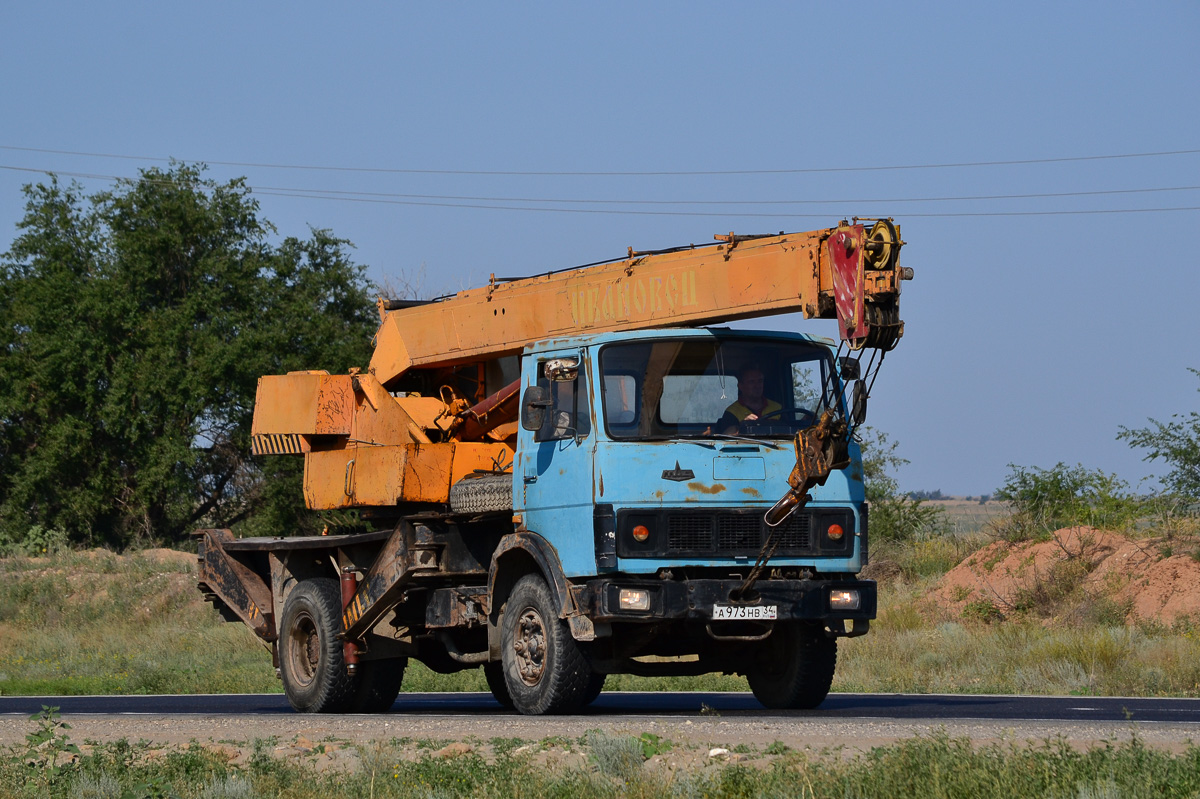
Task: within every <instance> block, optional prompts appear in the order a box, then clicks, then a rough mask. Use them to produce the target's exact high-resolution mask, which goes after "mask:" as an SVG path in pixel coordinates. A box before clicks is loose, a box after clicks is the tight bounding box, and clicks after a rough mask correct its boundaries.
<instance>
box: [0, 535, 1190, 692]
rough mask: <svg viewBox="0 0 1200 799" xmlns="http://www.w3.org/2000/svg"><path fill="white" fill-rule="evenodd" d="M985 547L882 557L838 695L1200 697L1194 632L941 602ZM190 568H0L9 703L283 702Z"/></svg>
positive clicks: (1114, 617) (908, 548)
mask: <svg viewBox="0 0 1200 799" xmlns="http://www.w3.org/2000/svg"><path fill="white" fill-rule="evenodd" d="M1174 535H1175V538H1174V539H1173V540H1175V541H1176V542H1177V543H1176V545H1177V546H1189V544H1187V543H1186V541H1185V540H1184V539H1183V538H1182V537H1181V536H1182V535H1183V534H1182V533H1181V532H1179V531H1175V533H1174ZM986 540H987V539H986V538H984V537H982V536H980V535H977V534H971V535H949V536H941V537H936V538H930V539H926V540H918V541H912V542H906V543H903V544H895V545H890V546H888V547H881V548H879V549H878V550H877V552H876V553H875V555H874V556H873V563H874V565H873V567H872V569H873V570H877V571H880V572H882V573H881V574H878V575H877V577H879V579H881V580H882V582H881V587H880V609H879V618H878V620H877V621H876V622H875V623H874V624H873V625H872V629H871V633H870V634H869V635H867V636H865V637H864V638H859V639H853V640H848V641H843V642H842V643H841V647H840V653H839V667H838V673H837V677H836V678H835V681H834V690H836V691H898V692H949V693H954V692H967V693H1033V694H1064V693H1076V694H1105V695H1131V696H1138V695H1142V696H1145V695H1179V696H1200V625H1193V624H1191V623H1189V622H1187V621H1186V620H1185V621H1184V622H1180V623H1177V624H1176V625H1174V626H1170V627H1168V626H1164V625H1155V624H1141V625H1138V626H1127V625H1125V624H1123V623H1120V621H1119V619H1120V614H1119V613H1115V612H1113V609H1112V608H1106V607H1104V606H1103V603H1102V602H1101V601H1100V600H1097V599H1096V598H1094V597H1089V596H1080V595H1077V594H1074V593H1072V592H1070V591H1066V592H1064V594H1063V595H1062V596H1060V597H1057V598H1056V599H1055V601H1056V602H1057V603H1058V604H1057V606H1056V607H1057V611H1056V612H1055V613H1052V614H1032V613H1030V614H1007V618H1005V619H1004V620H1003V621H999V622H997V621H996V618H994V617H989V616H988V614H987V613H984V612H980V613H977V614H974V615H972V614H970V613H967V614H959V613H954V614H951V613H949V612H948V611H947V610H946V609H945V608H944V607H941V606H940V605H939V603H938V601H936V600H935V599H934V598H933V595H934V588H935V586H936V584H937V580H938V578H939V577H940V576H941V575H942V574H943V573H944V572H945V571H946V570H947V569H949V568H950V567H951V566H952V565H953V564H955V563H957V562H958V561H960V560H961V559H962V558H964V557H966V556H967V555H968V554H969V553H970V552H972V551H973V549H974V548H975V547H977V546H979V545H980V544H981V543H983V542H984V541H986ZM881 564H882V565H881ZM889 564H890V565H889ZM191 569H192V566H191V564H190V563H189V562H187V559H186V557H185V558H183V559H180V560H176V561H171V560H162V559H155V558H151V557H147V556H141V555H132V556H126V557H118V556H115V555H112V554H110V553H63V554H59V555H55V556H52V557H49V558H42V559H7V560H0V693H4V694H79V693H159V692H169V693H175V692H179V693H193V692H194V693H207V692H216V693H220V692H272V691H279V690H280V685H279V682H278V680H277V679H276V678H275V675H274V672H273V670H272V668H271V663H270V658H269V656H268V654H267V652H266V651H265V649H264V647H262V646H261V645H260V644H258V643H257V642H256V640H255V639H254V637H253V635H251V634H250V632H249V631H247V630H246V629H244V628H243V627H242V626H241V625H237V624H227V623H224V622H222V621H220V619H219V617H218V616H217V615H216V613H215V612H214V611H213V610H212V609H211V608H210V607H209V606H208V605H207V604H204V603H203V602H202V601H201V599H200V597H199V594H198V593H197V592H196V590H195V578H194V576H193V574H192V571H191ZM1062 577H1063V579H1064V581H1069V579H1070V575H1062ZM1047 590H1048V591H1053V590H1059V589H1058V588H1054V587H1053V586H1051V587H1048V588H1047ZM607 688H608V690H662V689H669V690H734V691H738V690H747V686H746V681H745V680H744V679H743V678H741V677H731V676H721V675H708V676H704V677H694V678H670V679H668V678H653V679H651V678H638V677H631V676H627V675H614V676H612V677H610V678H609V681H608V684H607ZM404 689H405V690H406V691H438V690H446V691H460V690H476V691H482V690H486V686H485V684H484V681H483V677H482V674H481V673H480V672H479V671H478V670H471V671H466V672H461V673H459V674H456V675H438V674H434V673H433V672H431V671H429V670H428V669H426V668H424V667H423V666H421V665H420V664H417V663H413V664H411V665H410V667H409V671H408V673H407V674H406V677H405V684H404Z"/></svg>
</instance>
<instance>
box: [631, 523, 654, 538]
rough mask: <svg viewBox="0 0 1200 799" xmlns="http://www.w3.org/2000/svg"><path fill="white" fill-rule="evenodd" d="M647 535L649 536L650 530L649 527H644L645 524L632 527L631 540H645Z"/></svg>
mask: <svg viewBox="0 0 1200 799" xmlns="http://www.w3.org/2000/svg"><path fill="white" fill-rule="evenodd" d="M649 537H650V530H649V528H647V527H646V525H644V524H639V525H638V526H637V527H635V528H633V540H634V541H645V540H646V539H647V538H649Z"/></svg>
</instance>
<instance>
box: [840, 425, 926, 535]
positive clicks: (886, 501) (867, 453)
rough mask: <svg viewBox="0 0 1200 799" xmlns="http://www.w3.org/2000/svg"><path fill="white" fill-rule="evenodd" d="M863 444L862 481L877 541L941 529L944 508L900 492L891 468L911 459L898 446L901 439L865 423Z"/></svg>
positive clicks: (861, 435)
mask: <svg viewBox="0 0 1200 799" xmlns="http://www.w3.org/2000/svg"><path fill="white" fill-rule="evenodd" d="M859 437H860V438H861V445H862V452H863V456H862V462H863V485H864V489H865V491H866V497H867V504H868V505H869V506H870V509H871V526H870V533H871V537H872V538H873V539H875V540H878V541H888V540H891V541H907V540H910V539H912V538H916V537H917V536H918V535H924V534H929V533H936V532H940V531H941V530H942V528H943V527H944V520H943V512H942V509H941V508H935V507H933V506H930V505H926V504H924V500H922V499H918V498H914V497H912V496H910V495H908V494H904V493H901V491H900V484H899V483H898V482H897V480H896V478H895V477H894V476H893V475H892V472H893V471H894V470H896V469H899V468H900V467H901V466H904V465H905V464H907V463H908V461H907V460H906V459H905V458H902V457H900V455H899V454H897V452H896V450H897V448H898V447H899V443H898V442H895V441H890V440H889V439H888V436H887V434H886V433H884V432H882V431H880V430H875V429H874V428H870V427H864V428H862V432H861V434H860V436H859Z"/></svg>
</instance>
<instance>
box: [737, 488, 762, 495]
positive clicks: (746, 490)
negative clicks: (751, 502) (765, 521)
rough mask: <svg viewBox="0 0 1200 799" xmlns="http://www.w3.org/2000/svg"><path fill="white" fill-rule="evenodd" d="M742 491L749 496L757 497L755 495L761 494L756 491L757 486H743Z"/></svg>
mask: <svg viewBox="0 0 1200 799" xmlns="http://www.w3.org/2000/svg"><path fill="white" fill-rule="evenodd" d="M742 493H743V494H745V495H746V496H749V497H757V496H761V495H760V494H759V493H758V489H757V488H750V487H749V486H747V487H746V488H743V489H742Z"/></svg>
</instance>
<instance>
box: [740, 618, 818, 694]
mask: <svg viewBox="0 0 1200 799" xmlns="http://www.w3.org/2000/svg"><path fill="white" fill-rule="evenodd" d="M824 633H825V631H824V630H822V629H820V628H817V627H811V626H808V625H800V624H783V625H777V626H776V627H775V630H774V632H772V633H771V637H770V638H768V639H767V640H766V641H764V642H763V643H762V649H761V650H760V653H759V663H758V664H757V665H756V667H755V668H754V669H753V670H751V671H749V672H748V673H747V674H746V680H747V682H749V683H750V690H751V691H753V692H754V698H755V699H757V700H758V701H759V702H762V703H763V705H764V706H766V707H769V708H771V709H774V710H783V709H811V708H814V707H816V706H818V705H820V704H821V703H822V702H824V701H825V697H826V696H827V695H828V694H829V686H830V685H831V684H832V683H833V672H834V669H835V668H836V667H837V641H836V640H835V639H833V638H828V637H826V636H825V634H824Z"/></svg>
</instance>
